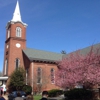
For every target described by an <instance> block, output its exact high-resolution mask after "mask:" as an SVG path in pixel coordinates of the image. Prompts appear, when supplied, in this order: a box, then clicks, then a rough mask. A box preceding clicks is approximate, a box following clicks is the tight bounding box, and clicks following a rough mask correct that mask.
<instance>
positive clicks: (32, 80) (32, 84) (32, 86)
mask: <svg viewBox="0 0 100 100" xmlns="http://www.w3.org/2000/svg"><path fill="white" fill-rule="evenodd" d="M33 68H34V65H33V62H32V95H33Z"/></svg>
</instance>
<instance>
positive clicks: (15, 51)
mask: <svg viewBox="0 0 100 100" xmlns="http://www.w3.org/2000/svg"><path fill="white" fill-rule="evenodd" d="M16 27H20V28H21V29H22V36H21V37H16ZM9 28H10V38H7V35H6V42H5V55H4V62H5V59H6V58H7V59H8V76H9V75H10V74H11V73H12V72H13V71H14V70H15V59H16V58H19V59H20V66H22V67H24V64H23V55H22V49H25V48H26V27H24V26H23V25H22V24H21V23H14V24H11V25H10V26H9ZM6 33H7V32H6ZM16 43H20V44H21V47H20V48H17V47H16ZM7 44H9V48H8V49H7V48H6V46H7ZM7 51H8V54H6V53H7Z"/></svg>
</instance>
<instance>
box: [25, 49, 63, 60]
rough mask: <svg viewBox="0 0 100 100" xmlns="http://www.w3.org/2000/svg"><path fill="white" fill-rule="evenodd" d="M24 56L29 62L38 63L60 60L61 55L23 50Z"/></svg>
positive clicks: (35, 50)
mask: <svg viewBox="0 0 100 100" xmlns="http://www.w3.org/2000/svg"><path fill="white" fill-rule="evenodd" d="M23 52H24V54H25V55H26V56H27V57H28V58H29V59H30V60H31V61H33V60H38V61H51V62H52V61H53V62H54V61H58V60H61V59H62V56H63V54H60V53H55V52H49V51H44V50H37V49H30V48H26V49H24V50H23Z"/></svg>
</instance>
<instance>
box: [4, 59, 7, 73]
mask: <svg viewBox="0 0 100 100" xmlns="http://www.w3.org/2000/svg"><path fill="white" fill-rule="evenodd" d="M7 70H8V60H7V59H6V60H5V67H4V75H7Z"/></svg>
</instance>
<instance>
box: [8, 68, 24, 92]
mask: <svg viewBox="0 0 100 100" xmlns="http://www.w3.org/2000/svg"><path fill="white" fill-rule="evenodd" d="M24 85H25V70H24V69H23V68H21V67H19V68H17V69H16V70H15V71H14V72H13V73H12V74H11V76H10V81H9V85H8V90H10V91H14V90H22V87H23V86H24Z"/></svg>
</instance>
